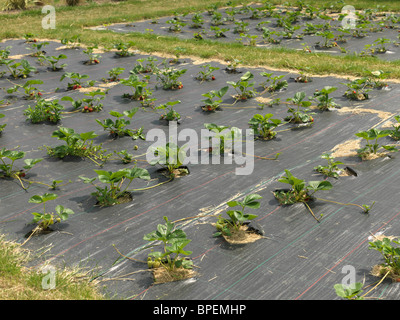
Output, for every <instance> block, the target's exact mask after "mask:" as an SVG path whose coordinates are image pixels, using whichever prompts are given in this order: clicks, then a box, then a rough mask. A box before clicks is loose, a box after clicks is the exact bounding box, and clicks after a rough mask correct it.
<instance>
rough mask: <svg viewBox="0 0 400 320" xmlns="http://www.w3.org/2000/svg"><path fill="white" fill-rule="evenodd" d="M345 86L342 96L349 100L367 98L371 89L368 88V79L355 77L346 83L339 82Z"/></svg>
mask: <svg viewBox="0 0 400 320" xmlns="http://www.w3.org/2000/svg"><path fill="white" fill-rule="evenodd" d="M341 84H344V85H345V86H347V90H346V91H345V93H344V96H345V97H346V98H348V99H350V100H358V101H360V100H366V99H368V98H369V96H368V92H369V91H371V89H368V85H369V84H368V79H367V78H361V79H355V80H353V81H350V82H348V83H341Z"/></svg>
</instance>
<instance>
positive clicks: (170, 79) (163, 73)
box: [156, 68, 187, 90]
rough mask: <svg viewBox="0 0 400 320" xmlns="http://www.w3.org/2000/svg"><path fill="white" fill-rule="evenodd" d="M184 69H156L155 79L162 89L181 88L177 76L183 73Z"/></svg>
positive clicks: (181, 85)
mask: <svg viewBox="0 0 400 320" xmlns="http://www.w3.org/2000/svg"><path fill="white" fill-rule="evenodd" d="M186 71H187V69H181V70H177V69H174V68H164V69H161V70H158V71H157V73H156V75H157V80H158V81H159V82H160V84H161V86H162V88H163V89H164V90H176V89H182V88H183V84H182V82H181V81H179V78H180V77H181V76H182V75H184V74H185V73H186Z"/></svg>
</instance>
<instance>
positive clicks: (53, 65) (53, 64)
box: [39, 54, 67, 71]
mask: <svg viewBox="0 0 400 320" xmlns="http://www.w3.org/2000/svg"><path fill="white" fill-rule="evenodd" d="M61 59H67V56H66V55H65V54H59V55H58V56H41V57H39V61H40V62H42V63H44V64H48V65H49V68H50V70H52V71H59V70H62V69H64V68H65V67H66V66H67V64H65V63H63V64H59V62H60V60H61Z"/></svg>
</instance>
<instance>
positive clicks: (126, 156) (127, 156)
mask: <svg viewBox="0 0 400 320" xmlns="http://www.w3.org/2000/svg"><path fill="white" fill-rule="evenodd" d="M114 153H115V154H116V155H117V156H118V157H119V158H120V159H121V161H122V163H123V164H128V163H131V162H133V161H134V159H133V158H134V155H133V154H131V153H128V151H126V150H121V151H115V150H114Z"/></svg>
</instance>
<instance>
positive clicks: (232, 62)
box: [226, 58, 241, 73]
mask: <svg viewBox="0 0 400 320" xmlns="http://www.w3.org/2000/svg"><path fill="white" fill-rule="evenodd" d="M227 63H228V66H227V67H226V71H227V72H228V73H237V72H238V69H237V68H238V66H239V64H240V63H241V61H240V60H238V59H235V58H233V59H229V60H227Z"/></svg>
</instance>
